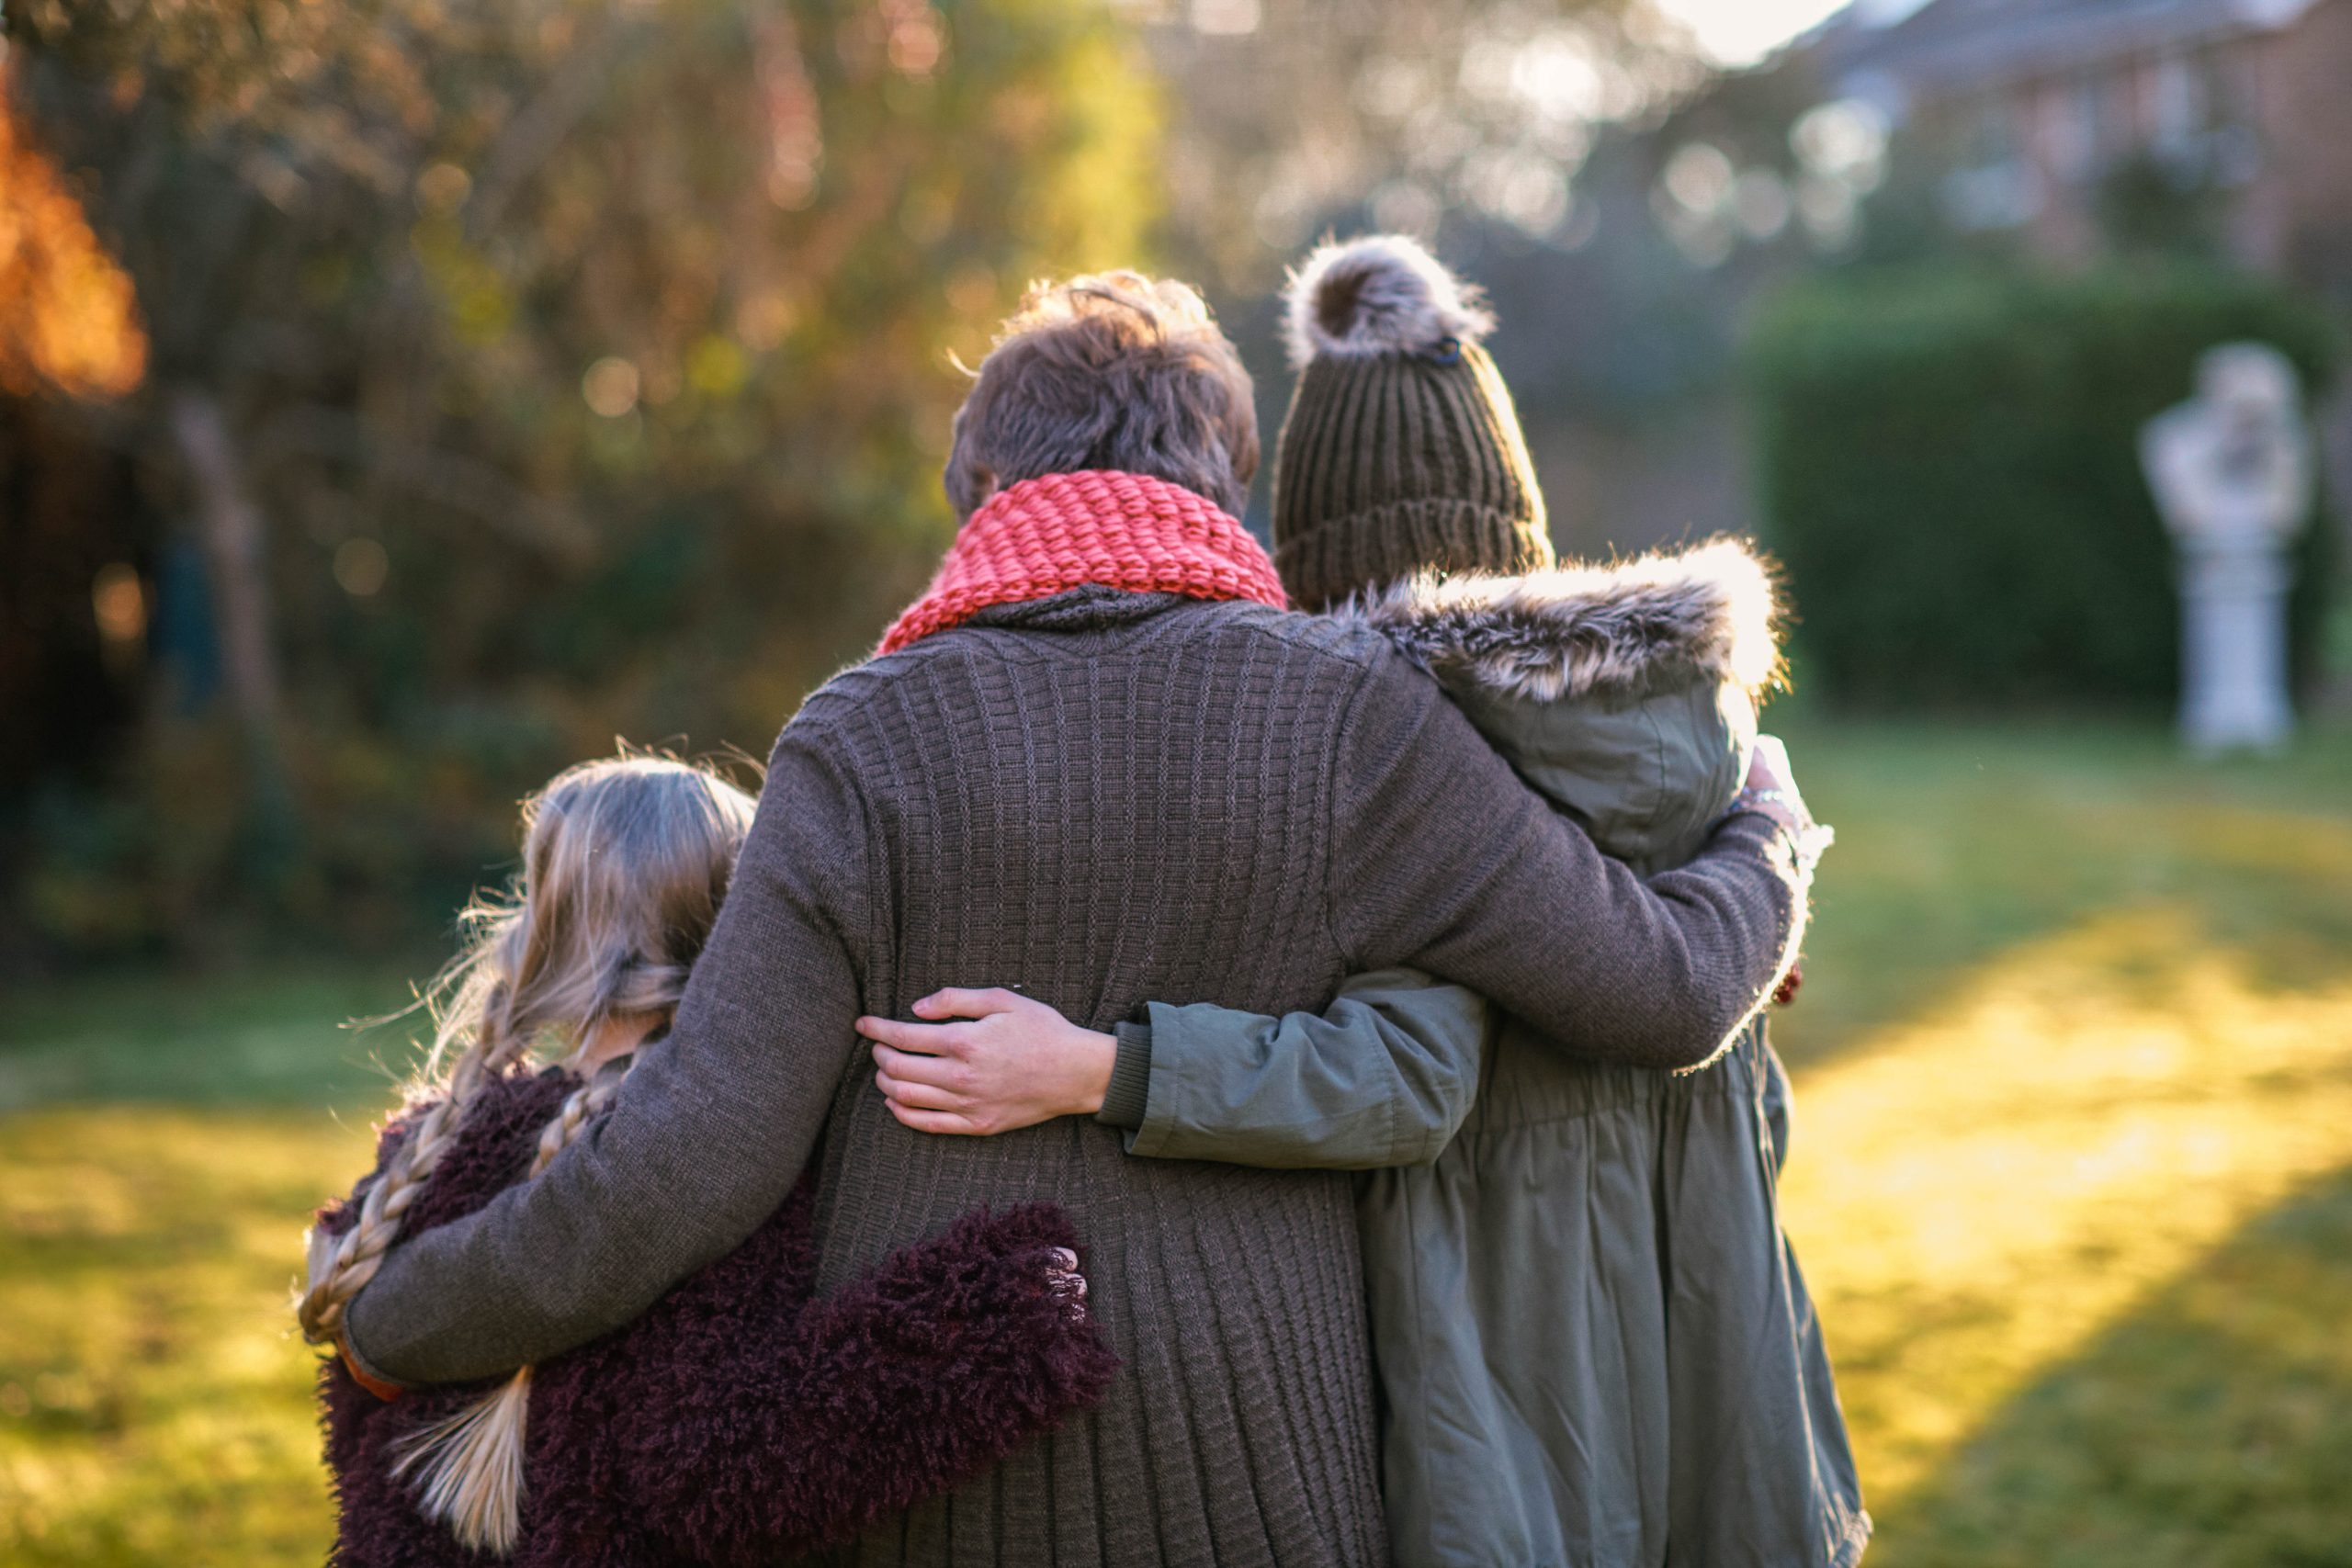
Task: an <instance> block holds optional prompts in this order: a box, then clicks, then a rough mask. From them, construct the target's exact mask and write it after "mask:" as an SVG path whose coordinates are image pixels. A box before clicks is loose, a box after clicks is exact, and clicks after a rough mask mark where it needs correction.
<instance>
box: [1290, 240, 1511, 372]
mask: <svg viewBox="0 0 2352 1568" xmlns="http://www.w3.org/2000/svg"><path fill="white" fill-rule="evenodd" d="M1283 306H1284V315H1285V317H1286V319H1287V321H1288V322H1289V337H1290V363H1291V368H1292V369H1294V370H1298V369H1304V368H1305V367H1306V363H1307V361H1309V360H1311V359H1313V358H1314V357H1315V356H1316V355H1318V354H1329V355H1367V354H1427V353H1430V352H1431V351H1433V350H1436V349H1439V348H1441V347H1442V345H1443V344H1445V342H1446V341H1447V340H1448V339H1452V340H1453V341H1454V342H1457V343H1477V342H1479V341H1481V340H1482V339H1484V338H1485V337H1486V335H1487V333H1490V332H1492V331H1494V330H1495V319H1494V317H1492V316H1491V315H1488V314H1487V310H1486V306H1485V303H1484V300H1483V298H1482V297H1481V295H1480V294H1479V292H1478V290H1477V288H1476V287H1475V286H1474V285H1471V284H1467V283H1464V282H1463V281H1462V280H1461V279H1460V278H1458V277H1456V276H1453V274H1452V273H1450V272H1448V271H1446V269H1445V267H1444V265H1442V263H1440V262H1439V260H1438V259H1437V258H1436V257H1435V256H1433V255H1431V254H1430V253H1429V252H1428V251H1427V250H1425V249H1423V248H1422V245H1421V243H1420V242H1419V240H1416V239H1413V238H1412V237H1411V236H1409V235H1406V234H1367V235H1365V236H1364V237H1363V238H1362V239H1357V240H1347V241H1331V242H1329V243H1325V244H1323V245H1322V246H1320V247H1318V248H1317V250H1316V251H1315V253H1314V254H1311V255H1309V256H1308V257H1307V258H1306V260H1305V261H1304V262H1302V263H1300V264H1299V265H1298V268H1297V270H1296V271H1295V272H1293V273H1292V274H1291V278H1290V286H1289V288H1288V289H1287V291H1286V293H1285V295H1284V299H1283Z"/></svg>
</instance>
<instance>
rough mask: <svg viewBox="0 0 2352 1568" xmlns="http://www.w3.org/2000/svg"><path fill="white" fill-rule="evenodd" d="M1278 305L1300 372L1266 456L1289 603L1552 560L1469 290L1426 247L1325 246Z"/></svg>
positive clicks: (1370, 242)
mask: <svg viewBox="0 0 2352 1568" xmlns="http://www.w3.org/2000/svg"><path fill="white" fill-rule="evenodd" d="M1283 302H1284V305H1285V307H1286V310H1287V312H1288V327H1289V338H1290V352H1291V358H1292V362H1293V364H1294V365H1295V367H1297V369H1298V373H1299V374H1298V385H1297V388H1296V389H1295V390H1294V391H1293V392H1292V394H1291V403H1290V414H1289V416H1288V417H1287V418H1286V419H1284V420H1283V434H1282V441H1281V445H1280V446H1279V447H1278V448H1277V450H1276V452H1275V456H1274V516H1273V536H1274V566H1275V568H1276V570H1279V571H1280V572H1281V573H1282V578H1283V587H1284V588H1286V589H1288V590H1289V591H1290V596H1291V598H1292V600H1293V601H1294V602H1295V603H1296V604H1298V605H1300V606H1301V607H1302V608H1305V609H1309V610H1313V609H1321V608H1323V607H1325V606H1327V605H1330V604H1337V603H1339V602H1340V601H1341V600H1343V599H1346V598H1348V597H1349V596H1350V595H1351V594H1356V593H1360V592H1364V591H1365V590H1367V589H1378V588H1383V587H1385V586H1387V585H1388V584H1389V583H1392V582H1395V581H1397V580H1399V579H1400V578H1405V577H1409V576H1411V575H1412V574H1414V573H1415V572H1419V571H1438V572H1450V571H1487V572H1500V573H1515V572H1525V571H1535V570H1541V569H1543V568H1544V567H1547V566H1550V565H1551V564H1552V540H1551V533H1550V530H1549V528H1548V527H1547V525H1545V522H1544V495H1543V491H1541V490H1540V489H1538V488H1537V485H1536V482H1535V465H1534V464H1533V462H1532V461H1531V460H1530V459H1529V457H1528V455H1527V442H1526V438H1525V437H1524V436H1522V435H1521V434H1520V428H1519V412H1518V411H1517V410H1516V409H1514V408H1512V407H1511V401H1510V391H1509V389H1506V388H1505V387H1504V386H1503V378H1502V377H1501V375H1500V374H1499V373H1498V371H1497V370H1496V369H1495V362H1494V361H1493V360H1492V359H1490V358H1488V357H1487V351H1486V350H1485V349H1484V348H1483V347H1481V346H1480V344H1479V340H1480V339H1482V338H1484V337H1485V336H1486V335H1487V333H1490V332H1492V331H1493V330H1494V325H1495V321H1494V318H1493V317H1492V316H1491V315H1489V314H1487V310H1486V306H1485V304H1484V302H1483V300H1482V299H1480V297H1479V294H1478V290H1477V289H1476V288H1474V287H1473V286H1472V285H1470V284H1467V283H1464V282H1463V281H1462V280H1461V279H1460V278H1457V277H1455V276H1453V274H1452V273H1450V272H1448V271H1447V270H1446V269H1445V268H1444V267H1443V266H1442V265H1440V264H1439V262H1438V260H1437V258H1436V257H1434V256H1432V255H1430V253H1429V252H1428V251H1427V250H1425V249H1424V248H1423V247H1422V246H1421V244H1420V243H1419V241H1416V240H1412V239H1408V238H1407V237H1406V236H1404V235H1402V234H1372V235H1367V236H1365V237H1363V238H1362V239H1355V240H1348V241H1344V242H1339V243H1329V244H1325V245H1323V246H1321V247H1320V248H1318V249H1317V251H1316V252H1315V253H1314V254H1312V255H1310V256H1308V257H1307V258H1306V261H1305V262H1304V263H1302V264H1301V265H1300V266H1299V268H1298V270H1297V271H1296V272H1295V273H1294V274H1293V275H1292V276H1291V281H1290V288H1289V290H1288V292H1287V294H1286V295H1285V297H1284V301H1283Z"/></svg>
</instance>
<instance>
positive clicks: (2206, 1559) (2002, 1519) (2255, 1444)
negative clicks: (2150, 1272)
mask: <svg viewBox="0 0 2352 1568" xmlns="http://www.w3.org/2000/svg"><path fill="white" fill-rule="evenodd" d="M2346 1323H2352V1168H2346V1169H2344V1170H2339V1171H2337V1172H2335V1173H2334V1174H2333V1175H2331V1176H2329V1177H2328V1178H2326V1179H2324V1180H2321V1181H2319V1182H2317V1183H2314V1184H2312V1186H2310V1187H2308V1188H2306V1189H2305V1190H2303V1191H2301V1193H2299V1194H2298V1195H2297V1196H2296V1197H2295V1198H2293V1199H2292V1200H2290V1201H2288V1202H2286V1203H2284V1204H2282V1205H2280V1206H2278V1208H2276V1209H2273V1210H2272V1211H2270V1212H2269V1213H2267V1214H2266V1215H2264V1216H2263V1217H2262V1218H2260V1219H2259V1220H2257V1221H2256V1222H2255V1223H2254V1224H2250V1225H2248V1226H2247V1227H2245V1229H2244V1230H2243V1231H2241V1232H2240V1233H2238V1234H2237V1235H2234V1236H2233V1237H2232V1238H2231V1239H2230V1240H2229V1241H2228V1242H2226V1243H2224V1244H2223V1245H2222V1247H2218V1248H2216V1249H2215V1250H2214V1251H2212V1252H2211V1254H2209V1255H2208V1256H2206V1257H2205V1258H2202V1259H2200V1260H2199V1263H2198V1264H2197V1265H2196V1266H2195V1267H2194V1268H2193V1269H2190V1270H2189V1271H2188V1272H2187V1273H2185V1274H2184V1275H2182V1276H2181V1277H2179V1278H2178V1279H2177V1280H2174V1281H2172V1282H2171V1283H2169V1284H2167V1285H2166V1286H2165V1287H2164V1288H2163V1289H2162V1290H2160V1291H2159V1292H2157V1293H2155V1294H2154V1296H2152V1297H2151V1298H2150V1299H2149V1300H2147V1301H2146V1302H2145V1303H2143V1305H2142V1306H2141V1307H2139V1308H2138V1309H2137V1310H2136V1311H2134V1312H2133V1313H2132V1314H2131V1315H2130V1316H2129V1317H2127V1318H2125V1319H2123V1320H2122V1321H2120V1322H2119V1323H2118V1324H2116V1325H2113V1326H2112V1327H2110V1328H2109V1330H2107V1331H2106V1332H2105V1333H2103V1334H2102V1335H2101V1336H2100V1337H2098V1339H2096V1340H2095V1341H2093V1342H2092V1343H2091V1344H2090V1345H2089V1347H2088V1348H2086V1349H2085V1350H2084V1351H2083V1352H2082V1353H2080V1354H2079V1355H2077V1356H2075V1358H2073V1359H2070V1360H2068V1361H2066V1362H2064V1363H2062V1364H2060V1365H2059V1366H2057V1367H2055V1368H2053V1369H2052V1370H2051V1371H2048V1372H2046V1373H2045V1374H2044V1375H2043V1376H2042V1377H2041V1379H2039V1380H2038V1381H2037V1382H2035V1383H2034V1384H2033V1385H2032V1386H2031V1387H2030V1388H2029V1389H2028V1390H2027V1391H2026V1392H2024V1393H2021V1394H2019V1395H2018V1397H2016V1398H2015V1399H2014V1400H2013V1401H2011V1402H2010V1403H2009V1404H2007V1406H2006V1407H2004V1408H2003V1409H2002V1410H2001V1411H2000V1412H1999V1413H1998V1414H1997V1415H1996V1416H1995V1417H1994V1418H1993V1419H1992V1420H1991V1421H1990V1422H1989V1423H1987V1424H1986V1425H1985V1427H1982V1428H1981V1429H1980V1430H1979V1431H1978V1432H1977V1433H1976V1434H1975V1435H1974V1436H1973V1437H1972V1438H1970V1439H1969V1440H1968V1441H1967V1442H1966V1443H1965V1444H1964V1445H1963V1446H1962V1448H1961V1450H1959V1451H1958V1453H1957V1454H1956V1455H1955V1457H1954V1458H1952V1459H1951V1461H1948V1462H1947V1463H1946V1464H1945V1465H1944V1466H1943V1467H1942V1468H1941V1469H1940V1470H1939V1471H1938V1472H1937V1473H1936V1474H1935V1475H1933V1476H1932V1477H1931V1478H1930V1479H1928V1482H1927V1483H1925V1484H1924V1485H1923V1486H1922V1487H1921V1488H1920V1489H1919V1490H1918V1491H1917V1492H1915V1493H1914V1494H1912V1495H1910V1496H1908V1497H1906V1498H1905V1499H1904V1500H1903V1502H1902V1504H1901V1505H1900V1506H1899V1507H1898V1508H1897V1509H1896V1510H1895V1511H1894V1512H1893V1513H1892V1514H1891V1515H1889V1516H1887V1517H1882V1519H1881V1521H1880V1524H1881V1532H1880V1540H1879V1547H1878V1549H1877V1550H1876V1551H1874V1552H1873V1554H1872V1561H1873V1562H1876V1563H1879V1564H1882V1565H1883V1568H1963V1565H1965V1568H2012V1565H2014V1568H2048V1565H2052V1564H2064V1565H2066V1568H2192V1565H2194V1568H2255V1565H2256V1564H2261V1565H2264V1568H2346V1565H2352V1487H2347V1484H2346V1479H2347V1472H2346V1462H2347V1456H2352V1337H2347V1336H2346V1332H2345V1325H2346Z"/></svg>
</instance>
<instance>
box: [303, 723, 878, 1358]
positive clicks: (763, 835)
mask: <svg viewBox="0 0 2352 1568" xmlns="http://www.w3.org/2000/svg"><path fill="white" fill-rule="evenodd" d="M866 842H867V832H866V827H865V815H864V810H863V807H862V806H861V804H860V802H859V800H858V799H857V797H856V795H855V794H854V791H853V790H852V788H851V787H850V785H849V784H848V783H847V781H846V780H845V779H843V778H842V776H841V775H840V773H838V771H837V770H836V769H835V768H834V767H833V766H832V765H831V763H830V762H829V761H827V759H826V756H825V754H824V750H823V749H822V748H821V746H820V745H818V744H816V743H814V742H813V741H812V740H811V739H810V738H809V736H808V734H807V733H806V732H805V730H804V728H803V726H802V725H801V724H800V723H798V722H797V721H796V723H795V724H793V725H791V726H788V727H787V728H786V730H785V733H784V735H783V736H782V737H781V738H780V739H778V741H777V744H776V750H775V756H774V758H773V759H772V760H771V761H770V764H769V770H768V778H767V784H766V786H765V788H764V789H763V791H762V792H761V795H760V807H759V815H758V817H757V818H755V819H754V821H753V823H752V831H751V836H750V838H749V840H747V842H746V843H745V845H744V848H743V852H742V854H741V858H740V859H739V860H738V862H737V864H736V870H735V876H734V880H733V883H732V885H731V886H730V887H729V893H728V897H727V901H726V903H725V905H724V906H723V907H722V908H721V909H720V911H719V918H718V925H717V928H716V929H715V930H714V931H712V933H711V937H710V942H709V943H708V945H707V947H706V948H705V950H704V953H703V955H702V958H701V959H700V961H699V962H697V963H696V964H695V968H694V974H693V976H692V977H691V979H690V980H689V982H688V984H687V987H686V993H685V997H684V1000H683V1001H682V1002H681V1003H680V1005H679V1008H678V1016H677V1020H676V1022H675V1024H674V1026H673V1029H672V1031H671V1033H670V1037H669V1039H668V1040H667V1041H666V1042H665V1043H662V1045H661V1046H660V1047H659V1048H658V1049H656V1050H652V1051H649V1052H648V1053H646V1057H645V1060H644V1061H642V1062H641V1063H639V1066H637V1068H636V1070H634V1071H633V1072H631V1073H630V1074H629V1076H628V1079H627V1080H626V1081H625V1082H624V1084H623V1086H622V1089H621V1090H620V1093H619V1095H618V1097H617V1098H616V1100H615V1103H614V1107H613V1110H612V1112H611V1114H609V1115H607V1116H606V1117H605V1118H604V1120H603V1121H602V1122H599V1123H598V1124H597V1125H596V1126H595V1127H594V1128H592V1129H591V1130H590V1131H589V1132H588V1133H586V1134H583V1135H582V1137H580V1138H578V1139H576V1140H575V1141H574V1142H573V1143H572V1144H571V1146H570V1147H569V1148H567V1149H565V1150H564V1151H563V1153H562V1154H561V1155H560V1156H557V1157H556V1159H555V1160H554V1161H553V1162H552V1163H550V1164H549V1165H548V1168H547V1169H546V1170H545V1171H543V1172H541V1173H540V1175H539V1177H538V1179H536V1180H534V1181H529V1182H526V1183H524V1184H522V1185H520V1186H517V1187H515V1188H514V1189H512V1190H509V1191H507V1192H505V1193H503V1194H502V1195H501V1196H500V1197H499V1198H498V1199H497V1201H494V1202H492V1203H491V1204H490V1205H489V1206H488V1207H486V1208H485V1209H483V1210H482V1211H481V1213H478V1214H474V1215H471V1216H469V1218H467V1219H464V1220H460V1221H458V1222H457V1223H456V1224H449V1225H446V1226H444V1227H442V1228H441V1229H438V1230H435V1231H433V1232H431V1233H430V1234H428V1235H421V1236H419V1237H417V1238H416V1239H415V1240H413V1241H411V1242H407V1243H405V1244H403V1245H401V1246H398V1247H394V1248H393V1249H392V1250H391V1252H390V1254H388V1255H387V1258H386V1259H385V1263H384V1266H383V1268H382V1269H381V1270H380V1271H379V1273H378V1274H377V1276H376V1278H375V1279H374V1280H372V1281H370V1283H369V1284H368V1288H367V1289H366V1290H365V1291H363V1292H360V1294H359V1295H358V1297H357V1298H356V1300H354V1302H353V1303H352V1304H351V1307H350V1309H349V1312H348V1314H347V1316H346V1325H347V1327H348V1330H349V1334H350V1338H351V1342H352V1347H353V1348H354V1350H355V1351H356V1352H357V1353H358V1355H359V1356H360V1357H361V1359H362V1361H363V1364H365V1365H366V1366H368V1368H369V1369H370V1371H379V1372H380V1373H382V1374H383V1375H386V1376H388V1377H389V1378H390V1379H391V1380H393V1381H396V1382H451V1381H455V1380H458V1379H464V1378H477V1377H488V1376H492V1375H495V1374H498V1373H502V1372H506V1371H513V1370H514V1369H515V1367H518V1366H521V1365H522V1364H524V1363H525V1362H529V1361H537V1360H541V1359H546V1358H547V1357H549V1356H552V1355H555V1354H557V1353H559V1352H560V1351H563V1350H567V1349H570V1348H572V1347H574V1346H576V1345H580V1344H582V1343H584V1342H585V1341H587V1340H589V1339H592V1338H594V1337H596V1336H597V1335H599V1334H603V1333H605V1332H606V1331H607V1330H609V1329H613V1328H616V1327H618V1326H619V1325H622V1324H625V1323H628V1322H629V1321H630V1320H632V1319H634V1318H635V1317H637V1316H638V1315H639V1314H641V1313H642V1312H644V1310H645V1309H646V1308H647V1307H648V1306H650V1304H651V1303H653V1302H654V1301H655V1300H657V1299H658V1298H659V1297H660V1296H661V1295H662V1292H664V1291H666V1290H667V1289H668V1288H669V1287H670V1286H672V1285H673V1284H674V1283H676V1282H677V1281H678V1280H682V1279H684V1278H685V1277H686V1276H687V1275H689V1274H691V1273H693V1272H694V1271H695V1269H699V1268H700V1267H702V1266H703V1265H704V1264H706V1263H708V1262H710V1261H711V1260H712V1259H713V1258H718V1257H720V1256H722V1255H723V1254H725V1253H727V1252H729V1251H731V1250H732V1249H733V1248H734V1247H736V1246H738V1245H739V1244H740V1243H741V1242H742V1240H743V1239H744V1238H745V1237H746V1236H748V1235H751V1233H752V1231H753V1230H754V1229H755V1228H756V1227H757V1226H758V1225H759V1224H760V1222H761V1221H763V1219H765V1218H766V1217H767V1216H768V1214H769V1213H771V1212H772V1211H774V1209H775V1206H776V1205H777V1204H778V1203H779V1202H781V1201H783V1199H784V1198H785V1196H786V1193H788V1192H789V1191H790V1190H791V1189H792V1185H793V1182H794V1180H795V1179H797V1176H798V1175H799V1172H800V1169H801V1168H802V1166H803V1165H805V1164H806V1163H807V1161H808V1159H809V1154H810V1152H811V1150H812V1149H813V1148H814V1146H815V1144H816V1140H817V1135H818V1133H819V1132H820V1129H821V1127H822V1125H823V1122H824V1119H825V1114H826V1111H827V1110H828V1108H829V1106H830V1104H831V1100H832V1097H833V1094H834V1091H835V1089H837V1087H838V1086H839V1084H840V1082H841V1079H842V1074H843V1072H844V1071H846V1070H847V1067H848V1065H849V1062H850V1059H851V1056H852V1055H853V1054H854V1051H855V1049H856V1044H857V1042H856V1037H855V1033H854V1029H853V1027H852V1021H853V1020H854V1019H855V1018H856V1017H857V1015H858V1013H859V1011H860V1010H861V1009H860V992H861V977H862V973H863V965H862V954H863V951H864V943H865V934H866V931H867V926H866V923H865V915H864V909H865V899H866V865H865V846H866Z"/></svg>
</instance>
